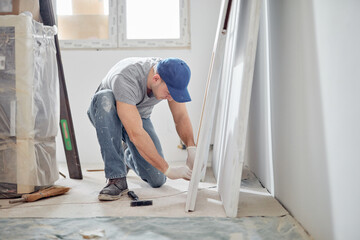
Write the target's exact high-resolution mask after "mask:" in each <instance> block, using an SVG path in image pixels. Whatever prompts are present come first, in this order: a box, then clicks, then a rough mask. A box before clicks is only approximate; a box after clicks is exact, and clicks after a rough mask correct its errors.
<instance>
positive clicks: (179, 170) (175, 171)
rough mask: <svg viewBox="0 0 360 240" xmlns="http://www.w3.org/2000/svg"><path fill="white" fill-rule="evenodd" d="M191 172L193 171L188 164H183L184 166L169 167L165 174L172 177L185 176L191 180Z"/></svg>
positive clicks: (184, 177)
mask: <svg viewBox="0 0 360 240" xmlns="http://www.w3.org/2000/svg"><path fill="white" fill-rule="evenodd" d="M191 173H192V171H191V170H190V169H189V168H188V167H187V166H182V167H169V168H168V169H167V170H166V171H165V173H164V174H165V176H167V177H168V178H170V179H179V178H183V179H185V180H190V178H191Z"/></svg>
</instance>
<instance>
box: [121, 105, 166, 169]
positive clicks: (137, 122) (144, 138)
mask: <svg viewBox="0 0 360 240" xmlns="http://www.w3.org/2000/svg"><path fill="white" fill-rule="evenodd" d="M116 109H117V113H118V116H119V118H120V120H121V122H122V124H123V125H124V127H125V129H126V132H127V134H128V135H129V138H130V141H131V142H132V143H133V144H134V145H135V147H136V149H137V150H138V152H139V153H140V155H141V156H142V157H143V158H144V159H145V160H146V161H148V162H149V163H150V164H151V165H152V166H154V167H155V168H157V169H158V170H160V171H161V172H162V173H165V171H166V170H167V169H168V167H169V165H168V164H167V162H166V161H165V159H163V158H162V157H161V156H160V154H159V153H158V151H157V150H156V147H155V145H154V143H153V141H152V139H151V137H150V136H149V134H148V133H147V132H146V131H145V130H144V128H143V125H142V120H141V117H140V114H139V111H138V110H137V108H136V106H134V105H131V104H127V103H123V102H119V101H116Z"/></svg>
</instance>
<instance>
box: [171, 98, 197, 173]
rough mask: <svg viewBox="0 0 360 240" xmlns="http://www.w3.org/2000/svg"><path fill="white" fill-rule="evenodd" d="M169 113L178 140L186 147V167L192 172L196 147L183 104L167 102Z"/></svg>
mask: <svg viewBox="0 0 360 240" xmlns="http://www.w3.org/2000/svg"><path fill="white" fill-rule="evenodd" d="M168 103H169V107H170V110H171V113H172V115H173V118H174V122H175V126H176V131H177V132H178V135H179V137H180V139H181V140H182V141H183V142H184V143H185V145H186V146H187V148H186V150H187V153H188V156H187V159H186V165H187V166H188V167H189V168H190V169H191V170H192V169H193V166H194V161H195V155H196V147H195V142H194V134H193V128H192V125H191V121H190V118H189V114H188V112H187V110H186V105H185V103H178V102H175V101H168Z"/></svg>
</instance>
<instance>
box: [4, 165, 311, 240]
mask: <svg viewBox="0 0 360 240" xmlns="http://www.w3.org/2000/svg"><path fill="white" fill-rule="evenodd" d="M102 167H103V166H102V165H101V164H87V165H83V166H82V171H83V176H84V179H83V180H73V179H69V178H63V177H60V179H59V180H58V181H57V182H56V183H55V184H56V185H60V186H67V187H70V191H69V192H68V193H66V194H64V195H61V196H57V197H52V198H47V199H42V200H38V201H36V202H29V203H16V204H9V203H8V200H5V199H0V205H1V206H0V223H1V224H0V239H83V238H87V239H89V238H96V239H157V240H158V239H185V238H186V239H311V237H309V236H308V235H307V234H306V232H305V231H304V229H303V228H302V227H301V226H300V225H299V223H298V222H297V221H296V220H295V219H294V218H292V217H291V216H290V215H289V213H288V212H287V211H286V209H284V208H283V207H282V206H281V204H280V203H279V202H278V201H276V199H274V198H273V197H272V196H271V195H270V194H269V193H268V192H267V190H266V189H265V188H263V187H262V186H261V184H260V182H259V181H258V179H257V178H256V177H255V175H254V174H253V173H252V172H251V171H249V169H248V168H246V167H244V170H243V174H242V183H241V189H240V199H239V208H238V209H239V210H238V216H237V218H233V219H231V218H226V215H225V212H224V209H223V207H222V204H221V200H220V197H219V195H218V193H217V189H216V181H215V178H214V176H213V175H212V171H211V169H210V168H209V169H208V170H207V175H206V178H205V181H204V182H201V183H200V184H199V191H198V197H197V202H196V206H195V211H194V212H185V202H186V196H187V189H188V184H189V182H187V181H185V180H170V179H168V180H167V182H166V184H165V185H164V186H162V187H161V188H157V189H153V188H151V187H149V186H148V185H147V184H146V183H145V182H143V181H142V180H141V179H140V178H139V177H138V176H136V174H135V173H134V172H133V171H130V172H129V174H128V178H127V179H128V185H129V189H130V190H133V191H134V192H135V193H136V194H137V195H138V196H139V198H140V200H152V201H153V205H152V206H142V207H130V202H131V199H130V198H129V197H128V196H124V197H122V198H121V199H119V200H117V201H111V202H99V201H98V199H97V195H98V192H99V191H100V190H101V189H102V187H104V186H105V184H106V182H105V178H104V172H103V171H91V170H101V169H102ZM59 170H60V172H62V173H67V168H66V165H65V164H60V166H59ZM116 223H118V224H116ZM134 223H136V224H135V225H134ZM134 226H136V229H137V230H136V231H135V230H134ZM63 227H64V229H65V228H66V231H65V230H64V229H63ZM203 228H204V229H203ZM205 229H208V230H205ZM16 230H18V231H16ZM34 230H38V231H34ZM28 231H29V232H28ZM29 234H30V235H29ZM34 234H35V235H34ZM44 234H45V235H44ZM204 234H205V235H204ZM25 236H28V237H29V238H26V237H25ZM30 236H32V237H34V238H30ZM180 236H181V237H180ZM24 237H25V238H24Z"/></svg>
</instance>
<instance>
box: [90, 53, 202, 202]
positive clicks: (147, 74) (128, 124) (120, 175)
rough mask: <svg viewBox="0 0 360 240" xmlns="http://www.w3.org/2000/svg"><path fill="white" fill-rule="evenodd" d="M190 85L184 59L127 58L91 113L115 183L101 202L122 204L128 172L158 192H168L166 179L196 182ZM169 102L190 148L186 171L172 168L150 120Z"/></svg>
mask: <svg viewBox="0 0 360 240" xmlns="http://www.w3.org/2000/svg"><path fill="white" fill-rule="evenodd" d="M189 81H190V69H189V67H188V65H187V64H186V63H185V62H184V61H182V60H180V59H178V58H167V59H160V58H127V59H124V60H122V61H120V62H118V63H117V64H116V65H115V66H114V67H113V68H112V69H111V70H110V71H109V73H108V74H107V75H106V77H105V78H104V79H103V80H102V82H101V84H100V86H99V88H98V90H97V91H96V93H95V95H94V97H93V99H92V101H91V105H90V107H89V110H88V116H89V118H90V121H91V122H92V124H93V126H94V127H95V128H96V133H97V138H98V141H99V144H100V148H101V155H102V158H103V160H104V165H105V177H106V178H107V179H109V181H108V184H107V185H106V186H105V187H104V188H103V189H102V190H101V191H100V194H99V197H98V198H99V200H116V199H119V198H120V196H122V195H123V194H124V193H126V192H127V191H128V187H127V182H126V175H127V168H131V169H133V170H134V171H135V173H136V174H137V175H139V176H140V177H141V179H142V180H144V181H145V182H147V183H148V184H149V185H150V186H152V187H154V188H156V187H160V186H162V185H163V184H164V183H165V181H166V177H168V178H170V179H181V178H182V179H186V180H190V178H191V171H192V167H193V163H194V158H195V153H196V147H195V143H194V136H193V129H192V125H191V122H190V118H189V115H188V113H187V110H186V106H185V102H189V101H191V98H190V95H189V92H188V90H187V85H188V83H189ZM164 99H166V100H167V101H168V104H169V108H170V110H171V113H172V115H173V119H174V122H175V126H176V130H177V133H178V135H179V137H180V139H181V140H182V141H183V142H184V143H185V145H186V146H187V151H188V158H187V161H186V165H184V166H180V167H169V165H168V163H167V162H166V161H165V159H164V155H163V152H162V149H161V145H160V141H159V139H158V137H157V135H156V133H155V130H154V127H153V125H152V123H151V120H150V115H151V112H152V109H153V107H154V105H155V104H157V103H159V102H160V101H161V100H164ZM123 142H124V143H125V144H123ZM125 148H126V149H125Z"/></svg>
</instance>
